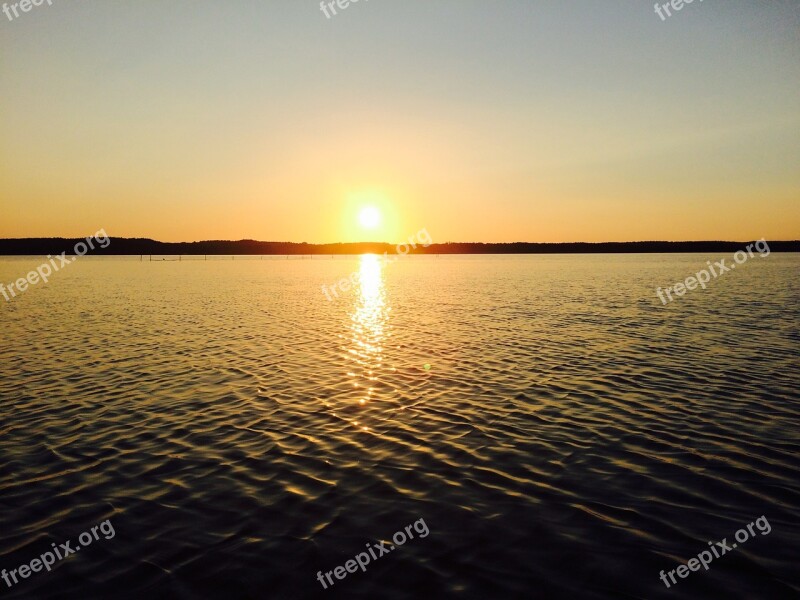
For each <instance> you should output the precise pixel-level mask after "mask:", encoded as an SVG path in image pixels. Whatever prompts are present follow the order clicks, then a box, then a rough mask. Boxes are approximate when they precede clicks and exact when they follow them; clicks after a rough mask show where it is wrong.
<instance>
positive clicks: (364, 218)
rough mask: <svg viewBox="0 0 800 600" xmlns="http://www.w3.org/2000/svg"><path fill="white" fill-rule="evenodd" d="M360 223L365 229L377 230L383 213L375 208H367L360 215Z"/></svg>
mask: <svg viewBox="0 0 800 600" xmlns="http://www.w3.org/2000/svg"><path fill="white" fill-rule="evenodd" d="M358 222H359V223H360V224H361V226H362V227H364V228H365V229H375V228H376V227H377V226H378V225H380V223H381V213H380V211H379V210H378V209H377V208H375V207H374V206H365V207H364V208H362V209H361V212H360V213H358Z"/></svg>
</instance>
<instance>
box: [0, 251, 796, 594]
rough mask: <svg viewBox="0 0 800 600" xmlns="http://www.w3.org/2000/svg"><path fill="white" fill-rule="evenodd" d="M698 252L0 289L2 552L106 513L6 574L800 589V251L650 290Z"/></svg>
mask: <svg viewBox="0 0 800 600" xmlns="http://www.w3.org/2000/svg"><path fill="white" fill-rule="evenodd" d="M712 258H713V259H715V260H718V259H719V258H722V256H713V257H711V256H699V255H671V256H571V257H567V256H551V257H546V256H538V257H537V256H533V257H448V258H441V259H435V258H433V257H431V258H421V259H416V258H408V259H405V260H403V261H400V262H398V263H396V264H393V265H390V266H387V267H385V268H382V267H381V265H380V264H379V263H378V262H377V261H376V260H375V259H374V258H369V257H368V258H353V259H336V260H330V259H325V260H319V259H315V260H291V261H286V260H264V261H254V260H251V261H247V260H241V261H230V262H222V261H219V262H215V261H209V262H191V263H190V262H185V261H184V262H180V263H179V262H165V263H158V264H156V263H147V262H145V263H139V262H135V261H131V260H115V259H107V260H96V259H91V258H88V257H87V258H84V259H81V260H79V261H78V262H76V263H74V264H72V265H70V266H69V267H68V268H65V269H64V270H63V271H62V272H59V273H58V274H56V275H55V276H54V277H53V278H52V280H51V281H50V283H48V284H46V285H43V284H38V285H35V286H33V287H32V288H31V289H29V290H28V291H26V292H25V293H24V294H22V295H21V296H20V297H18V298H16V299H14V300H13V302H9V303H6V302H5V301H4V300H3V299H2V298H0V330H1V331H2V344H0V531H2V539H1V540H0V568H2V569H7V570H12V569H18V567H19V565H21V564H23V563H30V561H31V560H32V559H34V558H37V557H39V556H40V555H42V554H43V553H44V552H46V551H48V550H50V549H51V545H52V544H53V543H55V544H57V545H58V544H61V543H63V542H66V541H67V540H73V547H74V546H75V545H76V542H75V540H77V538H78V536H79V535H80V534H81V533H82V532H84V531H88V530H90V528H91V527H93V526H97V525H99V524H100V523H101V522H104V521H106V520H109V521H110V523H111V525H113V528H114V535H113V537H111V539H105V537H104V536H103V535H102V534H101V535H100V537H99V539H97V540H94V541H92V543H91V544H90V545H87V546H86V547H83V548H81V550H80V551H78V552H77V553H75V554H73V555H71V556H69V557H68V558H65V559H64V560H63V561H58V562H56V564H55V566H54V568H53V570H52V572H44V571H43V572H37V573H32V574H30V576H29V577H28V578H27V579H20V582H19V583H18V584H17V585H14V586H13V587H11V588H9V587H8V586H7V585H6V584H5V583H3V582H2V581H0V597H4V598H42V599H55V598H69V599H71V598H79V599H85V598H90V599H91V598H119V599H122V598H131V599H133V598H137V599H138V598H146V599H156V598H176V599H204V598H209V599H214V598H223V599H231V600H232V599H240V598H241V599H248V598H254V599H255V598H258V599H262V598H287V599H290V598H357V599H361V598H363V599H377V598H385V599H389V600H391V599H401V598H403V599H404V598H426V599H427V598H434V599H436V598H440V599H444V598H463V599H476V600H487V599H489V600H493V599H506V598H588V599H600V598H604V599H605V598H608V599H611V598H615V599H618V598H641V599H644V598H647V599H650V598H656V599H658V598H690V599H694V598H726V599H736V598H741V599H748V600H749V599H753V598H768V599H772V598H798V597H800V578H799V577H798V569H797V556H798V552H799V551H800V519H798V511H799V509H800V484H798V479H799V477H798V476H799V475H800V436H799V435H798V431H800V429H799V428H798V425H799V424H800V405H799V404H798V402H799V401H800V393H799V392H798V390H799V389H800V374H799V371H798V367H800V359H799V358H798V356H799V355H800V284H798V272H799V269H798V267H800V257H798V256H797V255H778V254H772V255H770V256H769V257H767V258H763V259H762V258H758V257H756V258H754V259H751V260H750V261H749V262H748V263H746V264H744V265H742V266H741V267H739V268H738V269H737V270H736V271H735V272H731V273H727V274H726V275H724V276H723V277H721V278H720V279H717V280H715V281H713V282H712V283H711V284H710V286H709V287H708V289H706V290H699V289H698V290H695V291H691V292H689V293H688V294H687V295H686V296H684V297H682V298H680V299H678V300H676V301H675V302H673V303H671V304H669V305H667V306H662V305H661V303H660V302H659V301H658V299H657V298H656V296H655V288H656V287H658V286H662V287H666V286H668V285H672V284H674V283H675V282H676V281H679V280H683V279H685V278H686V277H687V276H689V275H691V274H692V273H694V272H696V271H697V270H698V269H700V268H702V267H703V266H705V264H706V260H708V259H712ZM40 262H41V259H30V258H27V259H2V260H0V281H2V282H6V283H8V282H10V281H12V280H15V279H17V278H18V277H21V276H23V275H24V274H25V273H26V272H27V271H28V270H30V269H31V268H33V267H35V266H36V265H38V264H39V263H40ZM354 270H355V271H357V272H358V276H357V285H356V287H355V289H352V290H350V291H348V292H341V291H339V292H338V296H339V297H338V298H334V299H333V300H332V301H328V300H327V299H326V297H325V295H324V294H323V293H322V291H321V288H320V286H322V285H327V286H328V287H330V286H332V285H333V284H335V282H336V281H337V280H339V279H341V278H342V277H346V276H348V275H349V274H350V273H351V272H352V271H354ZM761 516H764V517H766V519H767V521H768V523H769V525H770V527H771V531H770V532H769V534H767V535H762V534H761V533H760V531H759V530H758V529H756V530H755V535H754V536H752V537H751V539H749V540H748V541H747V542H746V543H742V544H740V545H739V547H738V548H736V549H734V550H732V551H731V552H729V553H728V554H726V555H725V556H721V557H720V558H718V559H715V560H714V561H713V562H712V563H711V564H710V567H709V570H708V571H705V570H700V571H699V572H692V573H691V574H690V576H689V577H688V578H686V579H678V583H677V584H676V585H673V586H672V587H671V589H667V588H666V586H665V585H664V584H663V583H662V582H661V581H660V579H659V572H660V571H661V570H662V569H665V570H670V569H675V568H676V567H677V566H678V564H679V563H686V561H688V560H689V559H690V558H692V557H695V556H697V555H698V554H699V553H700V552H702V551H704V550H707V549H708V547H709V546H708V542H709V541H718V540H722V539H723V538H727V539H728V543H729V544H730V543H731V542H732V541H734V533H735V532H736V531H737V530H738V529H740V528H742V527H746V526H747V524H749V523H752V522H754V521H756V519H758V518H759V517H761ZM420 519H422V521H423V523H424V525H425V527H426V528H427V530H428V531H429V533H428V535H426V536H425V537H422V535H421V534H420V533H419V531H416V530H414V528H413V525H412V524H413V523H415V522H417V523H419V522H420V521H419V520H420ZM408 525H412V528H411V531H412V532H414V539H412V540H409V541H407V542H406V543H405V544H404V545H403V546H402V547H396V548H395V550H393V551H391V552H389V553H388V554H386V555H384V556H381V557H379V558H376V560H374V561H372V560H371V562H370V564H368V565H367V566H366V572H362V571H361V570H360V569H359V570H358V571H357V572H356V573H351V574H347V575H346V578H345V579H342V580H338V579H336V578H335V577H334V578H333V581H335V585H333V586H332V587H331V586H328V589H323V587H322V585H321V584H320V582H319V581H317V572H318V571H323V572H328V571H332V570H334V569H335V568H336V567H337V566H339V565H345V563H346V562H347V561H348V560H350V559H352V558H353V557H355V556H356V555H357V554H358V553H360V552H365V551H366V544H367V543H370V544H377V543H378V540H385V541H386V542H387V543H386V546H387V547H389V545H391V544H392V543H393V542H392V539H391V538H392V536H393V534H394V533H395V532H397V531H399V530H404V529H405V528H406V526H408ZM323 577H324V575H323Z"/></svg>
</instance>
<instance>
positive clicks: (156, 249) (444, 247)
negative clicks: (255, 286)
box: [0, 238, 800, 256]
mask: <svg viewBox="0 0 800 600" xmlns="http://www.w3.org/2000/svg"><path fill="white" fill-rule="evenodd" d="M80 241H83V240H82V239H81V238H22V239H0V256H39V255H42V256H43V255H47V254H51V255H56V254H61V253H62V252H65V251H66V253H67V254H72V249H73V248H74V247H75V244H76V243H78V242H80ZM753 241H754V240H748V241H744V242H725V241H705V242H657V241H656V242H596V243H591V242H565V243H534V242H513V243H495V244H484V243H477V242H463V243H462V242H451V243H445V244H431V245H430V246H428V247H427V248H425V247H422V246H418V247H417V248H411V249H410V252H409V253H410V254H663V253H700V252H706V253H707V252H735V251H736V250H741V249H742V248H744V247H745V246H746V245H747V244H749V243H751V242H753ZM767 242H768V243H769V247H770V250H771V251H773V252H800V240H793V241H771V240H767ZM396 248H397V246H395V245H393V244H388V243H379V242H359V243H346V244H306V243H295V242H257V241H254V240H240V241H203V242H158V241H155V240H151V239H144V238H111V243H110V244H109V245H108V247H107V248H106V249H105V250H100V251H95V252H92V254H104V255H115V256H138V255H153V256H155V255H159V256H165V255H184V256H203V255H208V256H216V255H225V256H231V255H249V256H253V255H265V256H273V255H274V256H279V255H290V256H297V255H353V254H365V253H373V254H384V253H388V254H396V253H397V252H396Z"/></svg>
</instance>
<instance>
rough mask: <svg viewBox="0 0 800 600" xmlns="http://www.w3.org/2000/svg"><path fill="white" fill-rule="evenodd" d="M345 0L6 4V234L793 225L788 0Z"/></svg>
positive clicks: (798, 22)
mask: <svg viewBox="0 0 800 600" xmlns="http://www.w3.org/2000/svg"><path fill="white" fill-rule="evenodd" d="M6 1H8V0H6ZM15 1H16V0H15ZM338 13H339V14H337V15H336V16H333V17H332V18H330V19H328V18H326V17H325V15H324V14H323V13H322V11H321V10H320V5H319V2H318V1H317V0H226V1H225V2H221V1H210V0H170V1H169V2H165V1H163V0H135V1H134V0H102V1H101V0H84V1H81V2H77V1H74V0H52V6H48V4H47V2H46V1H45V3H44V4H42V5H41V6H39V7H34V8H33V9H32V10H31V11H30V12H27V13H20V16H19V17H18V18H15V19H13V20H9V19H8V18H7V17H6V16H5V15H4V14H3V13H0V237H38V236H86V235H90V234H92V233H94V232H95V231H97V230H98V229H100V228H104V229H105V230H106V231H107V232H108V233H109V235H113V236H125V237H134V236H135V237H151V238H155V239H160V240H164V241H180V240H185V241H191V240H199V239H242V238H254V239H259V240H280V241H297V242H300V241H308V242H332V241H360V240H365V239H374V240H380V241H390V242H394V241H399V240H401V239H403V238H407V237H408V236H409V235H411V234H413V233H415V232H417V231H418V230H420V229H421V228H423V227H424V228H426V229H427V230H428V232H429V233H430V234H431V236H432V238H433V239H434V241H436V242H445V241H485V242H497V241H556V242H557V241H627V240H652V239H666V240H696V239H732V240H747V239H758V238H761V237H766V238H767V239H768V240H775V239H798V238H800V2H799V1H797V0H770V1H769V2H765V1H760V2H757V1H755V0H751V1H742V0H705V1H704V2H700V1H698V0H696V1H695V2H694V3H692V4H689V5H686V6H685V7H684V8H683V9H682V10H681V11H680V12H677V13H674V14H673V15H672V16H671V17H670V18H668V19H667V20H666V21H662V20H661V19H660V18H659V17H658V16H657V15H656V14H655V12H654V8H653V2H650V1H644V0H642V1H635V2H634V1H630V0H629V1H616V2H598V0H570V1H561V0H559V1H556V0H537V1H534V0H526V1H523V0H495V1H491V2H490V1H489V0H483V1H478V0H361V1H360V2H358V3H356V4H352V5H350V6H349V7H348V8H347V9H345V10H343V11H342V10H338ZM366 206H372V207H374V208H376V209H377V211H378V213H379V215H380V223H379V224H378V225H377V226H375V228H373V229H367V228H366V227H363V226H362V224H361V223H359V219H358V218H357V217H358V214H359V212H360V211H361V210H362V209H363V208H364V207H366ZM368 220H369V219H368ZM362 221H363V219H362ZM371 225H375V224H374V223H371Z"/></svg>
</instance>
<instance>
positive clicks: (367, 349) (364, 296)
mask: <svg viewBox="0 0 800 600" xmlns="http://www.w3.org/2000/svg"><path fill="white" fill-rule="evenodd" d="M383 266H384V265H383V264H382V263H381V261H380V259H379V257H378V256H376V255H374V254H365V255H363V256H362V257H361V260H360V263H359V277H358V283H359V285H358V297H357V299H356V302H355V307H354V309H353V312H352V313H351V315H350V321H351V322H350V333H351V336H350V347H349V348H348V358H349V359H350V360H352V361H353V362H354V363H355V368H354V369H352V370H351V372H350V373H348V375H350V376H351V377H353V386H354V387H357V388H363V394H361V395H360V398H359V399H358V402H359V404H360V405H364V404H367V403H368V402H369V401H370V400H372V395H373V393H374V391H375V389H374V384H375V382H377V381H378V372H379V371H380V369H381V367H382V363H383V344H384V342H385V339H386V338H387V337H388V335H389V333H388V331H387V329H388V320H389V312H390V311H391V308H390V307H389V306H388V304H387V300H386V288H385V285H384V279H383ZM360 380H361V381H360ZM354 425H358V422H354ZM362 429H364V430H367V428H366V427H362Z"/></svg>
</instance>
